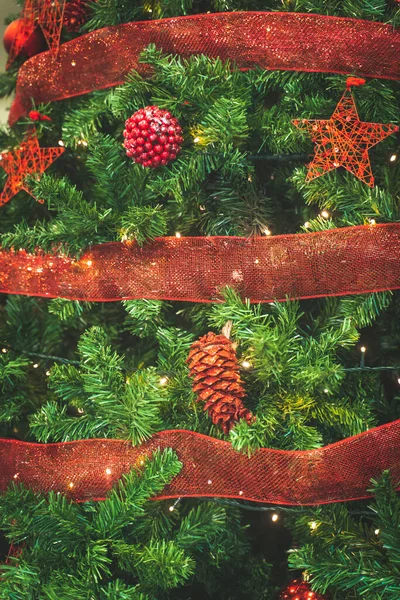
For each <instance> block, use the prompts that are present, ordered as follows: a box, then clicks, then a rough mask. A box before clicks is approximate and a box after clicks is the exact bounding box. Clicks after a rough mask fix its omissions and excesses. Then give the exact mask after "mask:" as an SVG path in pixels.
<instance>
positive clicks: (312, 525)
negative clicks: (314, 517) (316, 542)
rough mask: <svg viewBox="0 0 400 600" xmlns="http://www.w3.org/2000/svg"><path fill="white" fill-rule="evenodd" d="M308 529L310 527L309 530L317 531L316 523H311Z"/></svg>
mask: <svg viewBox="0 0 400 600" xmlns="http://www.w3.org/2000/svg"><path fill="white" fill-rule="evenodd" d="M310 527H311V529H317V522H316V521H311V523H310Z"/></svg>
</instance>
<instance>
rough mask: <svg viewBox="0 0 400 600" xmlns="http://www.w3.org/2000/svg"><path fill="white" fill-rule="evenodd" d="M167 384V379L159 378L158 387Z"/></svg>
mask: <svg viewBox="0 0 400 600" xmlns="http://www.w3.org/2000/svg"><path fill="white" fill-rule="evenodd" d="M167 383H168V377H161V379H160V385H166V384H167Z"/></svg>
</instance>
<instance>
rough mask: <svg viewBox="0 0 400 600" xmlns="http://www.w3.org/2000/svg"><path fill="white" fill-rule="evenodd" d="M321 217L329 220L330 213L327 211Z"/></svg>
mask: <svg viewBox="0 0 400 600" xmlns="http://www.w3.org/2000/svg"><path fill="white" fill-rule="evenodd" d="M321 217H322V218H323V219H329V213H328V211H327V210H323V211H321Z"/></svg>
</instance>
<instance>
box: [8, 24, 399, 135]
mask: <svg viewBox="0 0 400 600" xmlns="http://www.w3.org/2000/svg"><path fill="white" fill-rule="evenodd" d="M150 43H154V44H156V45H157V47H158V48H160V49H162V50H163V51H164V52H167V53H173V54H179V55H180V56H182V57H188V56H191V55H194V54H205V55H207V56H210V57H212V58H217V57H219V58H221V60H224V61H225V60H231V61H234V62H235V63H236V65H237V66H238V67H239V68H240V69H253V68H256V67H260V68H262V69H268V70H276V69H282V70H287V71H311V72H323V73H325V72H327V73H341V74H348V73H354V74H356V75H362V76H367V77H380V78H387V79H400V62H399V55H400V30H395V29H393V28H392V27H391V26H390V25H386V24H384V23H379V22H373V21H363V20H359V19H347V18H340V17H328V16H324V15H315V14H302V13H278V12H233V13H218V14H202V15H194V16H188V17H177V18H172V19H161V20H158V21H141V22H138V23H127V24H125V25H118V26H114V27H106V28H104V29H99V30H97V31H93V32H91V33H88V34H87V35H84V36H81V37H79V38H77V39H75V40H72V41H70V42H67V43H66V44H63V45H62V46H60V48H59V50H58V52H57V53H54V52H51V51H49V52H44V53H41V54H39V55H37V56H34V57H33V58H31V59H30V60H28V61H27V62H26V63H25V64H24V65H23V66H22V67H21V69H20V72H19V76H18V83H17V93H16V98H15V101H14V103H13V105H12V108H11V112H10V118H9V122H10V124H11V125H12V124H13V123H15V122H16V121H17V120H18V119H19V118H20V117H22V116H24V115H26V114H28V112H29V111H30V110H31V108H32V100H33V101H34V103H35V104H36V105H37V104H39V103H47V102H53V101H54V100H62V99H64V98H70V97H72V96H78V95H80V94H86V93H88V92H92V91H94V90H99V89H103V88H107V87H111V86H115V85H118V84H121V83H123V81H124V79H125V77H126V75H127V74H128V73H129V72H130V71H131V70H132V69H136V70H137V71H138V72H139V73H141V74H144V73H146V72H147V71H148V66H147V65H144V64H141V63H139V55H140V53H141V52H142V51H143V50H144V49H145V48H146V46H148V44H150Z"/></svg>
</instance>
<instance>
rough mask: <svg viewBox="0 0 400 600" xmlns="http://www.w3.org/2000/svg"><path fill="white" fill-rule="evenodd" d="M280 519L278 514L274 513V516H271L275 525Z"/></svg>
mask: <svg viewBox="0 0 400 600" xmlns="http://www.w3.org/2000/svg"><path fill="white" fill-rule="evenodd" d="M278 519H279V515H278V514H277V513H273V515H272V516H271V521H273V522H274V523H276V521H277V520H278Z"/></svg>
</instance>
